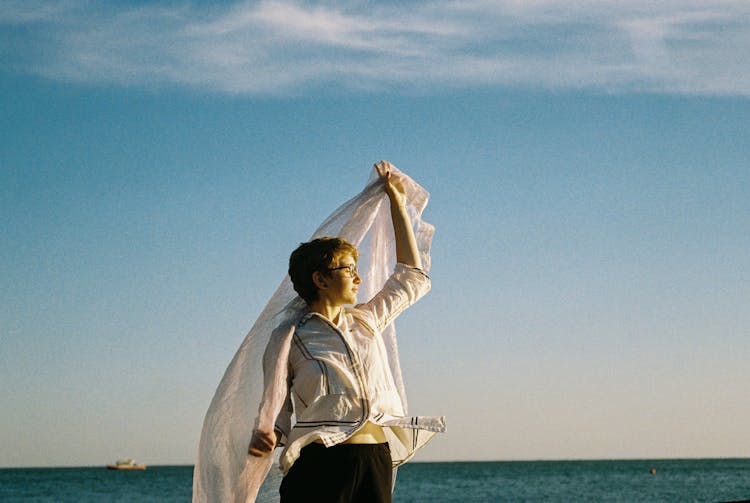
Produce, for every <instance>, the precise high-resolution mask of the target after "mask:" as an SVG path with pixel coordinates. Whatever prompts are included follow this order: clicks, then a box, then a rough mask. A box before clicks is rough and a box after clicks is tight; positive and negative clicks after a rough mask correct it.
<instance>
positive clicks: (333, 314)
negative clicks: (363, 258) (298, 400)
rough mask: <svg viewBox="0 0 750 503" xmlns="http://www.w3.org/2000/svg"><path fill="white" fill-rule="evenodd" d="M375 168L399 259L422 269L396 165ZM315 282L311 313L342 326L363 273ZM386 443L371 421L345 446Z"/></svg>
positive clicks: (265, 435) (345, 257) (254, 445)
mask: <svg viewBox="0 0 750 503" xmlns="http://www.w3.org/2000/svg"><path fill="white" fill-rule="evenodd" d="M375 169H376V170H377V172H378V175H379V176H380V179H381V180H382V181H383V185H384V188H385V192H386V194H387V195H388V200H389V201H390V207H391V220H392V223H393V231H394V235H395V241H396V260H397V261H398V262H400V263H402V264H405V265H407V266H411V267H419V268H421V267H422V260H421V258H420V256H419V249H418V248H417V240H416V238H415V237H414V232H413V231H412V228H411V223H410V221H409V216H408V213H407V212H406V191H405V190H404V186H403V184H402V182H401V180H400V179H399V177H398V176H397V175H394V174H393V173H392V169H393V165H392V164H391V163H389V162H387V161H380V162H378V163H376V164H375ZM356 265H357V263H356V261H355V260H354V257H353V256H352V255H351V254H349V253H344V254H342V255H341V256H338V257H335V258H334V259H333V263H332V264H331V265H330V266H329V269H335V268H337V267H342V266H354V267H356ZM313 282H314V283H315V286H317V288H318V298H317V299H316V300H315V301H312V302H309V303H308V305H307V307H308V309H309V311H310V312H314V313H318V314H320V315H322V316H325V317H326V318H328V319H329V320H331V322H333V323H334V324H338V321H339V318H340V316H341V311H342V309H343V307H344V306H346V305H350V304H356V302H357V290H358V289H359V285H360V284H361V283H362V279H361V278H360V277H359V274H356V273H355V274H354V276H353V277H351V276H350V275H349V272H348V271H346V270H345V269H336V270H329V271H326V272H319V271H316V272H314V273H313ZM384 442H386V437H385V433H384V432H383V429H382V428H381V427H380V426H378V425H376V424H374V423H372V422H369V421H368V422H367V423H365V425H363V426H362V428H360V429H359V430H357V432H356V433H355V434H354V435H352V436H351V437H350V438H349V439H348V440H346V441H345V443H351V444H379V443H384ZM276 443H277V438H276V433H275V432H273V431H271V432H263V431H259V430H256V431H255V432H253V438H252V440H251V442H250V445H249V447H248V451H247V452H248V454H250V455H252V456H263V455H265V454H268V453H270V452H271V451H273V449H274V448H275V447H276Z"/></svg>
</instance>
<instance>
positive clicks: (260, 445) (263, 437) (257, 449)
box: [247, 430, 276, 457]
mask: <svg viewBox="0 0 750 503" xmlns="http://www.w3.org/2000/svg"><path fill="white" fill-rule="evenodd" d="M274 447H276V432H273V431H272V432H271V433H267V432H264V431H260V430H255V431H254V432H253V439H252V440H251V441H250V446H249V447H248V448H247V453H248V454H250V455H251V456H256V457H260V456H264V455H266V454H268V453H269V452H272V451H273V449H274Z"/></svg>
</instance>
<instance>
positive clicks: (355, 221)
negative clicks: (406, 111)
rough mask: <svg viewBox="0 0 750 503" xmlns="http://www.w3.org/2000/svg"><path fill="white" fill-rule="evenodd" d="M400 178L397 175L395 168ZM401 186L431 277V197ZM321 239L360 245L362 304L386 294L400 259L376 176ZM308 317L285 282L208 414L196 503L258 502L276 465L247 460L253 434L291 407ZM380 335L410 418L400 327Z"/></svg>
mask: <svg viewBox="0 0 750 503" xmlns="http://www.w3.org/2000/svg"><path fill="white" fill-rule="evenodd" d="M394 172H398V170H396V169H394ZM403 182H404V187H405V189H406V194H407V201H408V204H407V211H408V213H409V216H410V218H411V222H412V226H413V228H414V231H415V235H416V239H417V246H418V248H419V251H420V255H421V259H422V265H423V268H424V270H425V272H429V268H430V246H431V243H432V237H433V234H434V228H433V226H432V225H430V224H428V223H426V222H424V221H422V219H421V215H422V211H423V210H424V207H425V205H426V204H427V200H428V197H429V194H428V193H427V191H425V190H424V189H423V188H422V187H420V186H419V185H418V184H417V183H416V182H414V181H413V180H411V179H410V178H408V177H407V176H403ZM321 236H340V237H342V238H344V239H346V240H347V241H349V242H351V243H352V244H354V245H355V246H357V248H358V250H359V260H358V264H359V270H360V271H365V274H363V275H362V284H361V285H360V288H359V295H360V296H361V297H360V298H367V299H369V298H371V297H372V296H373V295H374V294H375V293H376V292H378V291H379V290H380V289H381V288H382V287H383V285H384V284H385V282H386V279H387V278H388V276H389V274H390V272H391V271H392V270H393V269H394V266H395V256H396V252H395V241H394V237H393V228H392V225H391V217H390V207H389V203H388V198H387V195H386V194H385V190H384V188H383V183H382V181H381V180H380V179H379V178H378V176H377V173H376V172H375V171H374V170H373V176H372V177H371V178H370V181H369V182H368V184H367V186H366V187H365V188H364V190H363V191H362V192H361V193H359V194H358V195H357V196H355V197H354V198H352V199H351V200H349V201H347V202H346V203H344V204H343V205H342V206H341V207H339V208H338V209H337V210H336V211H334V212H333V213H332V214H331V216H329V217H328V218H327V219H326V220H325V222H323V224H322V225H321V226H320V227H319V228H318V229H317V230H316V231H315V233H314V234H313V236H312V238H316V237H321ZM304 313H305V303H304V301H303V300H302V299H301V298H299V297H298V296H297V294H296V292H294V289H293V288H292V284H291V281H290V280H289V277H288V276H286V277H285V278H284V279H283V280H282V282H281V284H280V285H279V287H278V289H277V290H276V292H275V293H274V294H273V296H272V297H271V299H270V300H269V302H268V304H267V305H266V307H265V308H264V309H263V311H262V312H261V314H260V316H259V317H258V319H257V320H256V322H255V324H254V325H253V327H252V328H251V329H250V332H249V333H248V334H247V336H246V337H245V339H244V340H243V342H242V344H241V345H240V347H239V349H238V350H237V353H236V354H235V356H234V358H233V359H232V361H231V362H230V364H229V367H228V368H227V370H226V372H225V373H224V377H223V378H222V380H221V382H220V383H219V386H218V388H217V389H216V393H215V394H214V397H213V400H212V401H211V405H210V406H209V408H208V411H207V412H206V417H205V420H204V423H203V431H202V433H201V438H200V443H199V446H198V457H197V461H196V464H195V471H194V475H193V501H194V502H212V503H213V502H222V503H224V502H243V503H245V502H253V501H255V500H256V495H258V491H259V489H260V487H261V484H262V483H263V481H264V479H265V478H266V475H267V474H268V472H269V470H270V469H271V466H272V464H274V462H277V461H276V459H277V458H276V456H272V455H268V456H263V457H254V456H249V455H248V454H247V448H248V445H249V443H250V439H251V437H252V433H253V430H254V429H255V427H256V426H259V427H263V428H264V429H266V428H267V429H269V430H270V429H273V428H274V422H275V420H276V418H277V417H278V416H279V413H280V412H281V410H282V409H283V408H284V407H285V403H286V401H287V396H286V389H287V383H286V376H287V374H286V365H287V359H288V355H289V350H290V344H291V341H292V335H293V333H294V327H295V325H296V324H297V323H298V322H299V321H300V320H301V319H302V316H303V315H304ZM272 334H273V337H272ZM381 336H382V339H383V344H384V347H385V349H386V352H387V354H388V362H389V366H390V371H391V374H392V377H393V381H394V383H395V386H396V388H397V390H398V393H399V396H400V398H401V403H402V408H403V411H404V413H406V412H407V411H408V407H407V402H406V394H405V391H404V386H403V381H402V378H401V369H400V366H399V358H398V347H397V344H396V332H395V328H394V325H393V324H390V325H389V326H388V327H387V328H386V329H385V330H384V331H383V332H382V334H381ZM269 341H275V342H274V343H273V344H277V345H278V346H277V347H273V348H270V349H271V350H270V351H268V352H266V351H265V350H266V348H267V347H268V346H269ZM273 344H272V345H273ZM264 354H273V355H275V357H274V358H273V360H272V361H266V367H269V366H274V365H277V366H278V368H277V369H275V371H272V373H271V375H273V376H274V378H275V379H277V382H275V383H271V385H268V386H265V387H264V380H263V366H264V365H263V363H264V362H263V355H264ZM264 394H265V396H264ZM261 403H263V404H264V408H263V410H259V407H260V404H261ZM277 452H278V449H277ZM269 479H270V477H269ZM273 482H274V483H275V484H276V487H265V486H264V491H263V494H269V495H271V496H269V499H265V496H264V499H262V501H274V500H275V499H277V498H278V483H279V482H280V478H279V477H275V478H274V479H273ZM267 485H268V484H267Z"/></svg>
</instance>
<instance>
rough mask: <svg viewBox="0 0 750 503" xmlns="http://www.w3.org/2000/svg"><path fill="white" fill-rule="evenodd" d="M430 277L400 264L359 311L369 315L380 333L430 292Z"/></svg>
mask: <svg viewBox="0 0 750 503" xmlns="http://www.w3.org/2000/svg"><path fill="white" fill-rule="evenodd" d="M430 287H431V283H430V277H429V276H427V274H426V273H425V272H424V271H422V269H419V268H417V267H410V266H407V265H405V264H401V263H398V264H396V267H395V268H394V270H393V274H391V276H390V277H389V278H388V279H387V280H386V282H385V285H383V288H382V289H381V290H380V291H379V292H378V293H376V294H375V296H374V297H373V298H372V299H370V301H369V302H366V303H364V304H360V305H358V306H357V309H358V310H360V311H363V312H365V313H367V314H368V315H369V316H368V317H369V319H370V320H372V323H373V324H374V327H373V328H375V329H376V330H377V331H378V332H382V331H383V330H384V329H385V327H387V326H388V324H389V323H390V322H391V321H393V320H394V319H395V318H396V316H398V315H399V314H401V313H402V312H403V311H404V310H405V309H406V308H407V307H409V306H411V305H412V304H414V303H415V302H417V301H418V300H419V299H420V298H422V297H423V296H424V295H425V294H426V293H427V292H429V291H430Z"/></svg>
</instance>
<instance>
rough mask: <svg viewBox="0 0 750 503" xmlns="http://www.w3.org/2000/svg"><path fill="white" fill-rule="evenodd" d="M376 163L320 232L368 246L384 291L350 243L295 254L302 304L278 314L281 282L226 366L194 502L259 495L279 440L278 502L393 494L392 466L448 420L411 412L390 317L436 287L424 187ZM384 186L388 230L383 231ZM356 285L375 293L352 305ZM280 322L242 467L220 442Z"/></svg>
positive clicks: (325, 243) (379, 498) (231, 429)
mask: <svg viewBox="0 0 750 503" xmlns="http://www.w3.org/2000/svg"><path fill="white" fill-rule="evenodd" d="M375 169H376V171H377V175H378V177H379V186H376V185H375V184H370V185H368V187H366V188H365V190H364V191H363V192H362V193H361V194H360V195H359V196H357V197H355V198H354V199H353V200H351V201H349V202H348V203H346V204H345V205H344V206H342V208H340V209H339V210H338V211H337V212H335V213H334V215H332V217H331V218H330V219H329V220H328V221H326V223H324V224H323V226H322V227H321V229H323V230H331V231H334V232H336V234H338V235H341V236H344V237H347V238H348V239H349V240H351V241H352V242H355V243H360V244H362V243H366V245H367V246H369V248H366V249H365V259H366V262H367V264H368V265H369V267H368V269H371V270H368V273H370V274H368V275H367V277H368V282H370V280H369V278H374V280H373V281H372V283H376V284H379V285H382V288H381V289H380V290H379V291H378V292H375V291H373V290H372V286H373V285H368V284H367V283H364V284H363V282H362V278H361V277H360V274H359V272H358V270H357V262H358V258H360V256H359V255H360V254H359V252H358V250H357V248H356V247H355V246H354V245H352V244H350V242H349V241H347V240H346V239H343V238H318V239H314V240H312V241H310V242H308V243H303V244H302V245H300V246H299V247H298V248H297V249H296V250H295V251H294V252H293V253H292V255H291V257H290V261H289V276H290V278H291V283H292V285H293V287H294V290H295V291H296V292H297V294H298V295H299V298H301V301H299V299H298V300H291V301H289V302H288V304H286V306H285V307H283V308H282V309H281V310H279V308H278V307H277V306H279V305H280V304H281V303H282V302H283V301H284V299H285V298H286V294H285V293H284V288H285V287H284V284H282V287H280V289H279V291H277V294H275V295H274V297H273V298H272V300H271V302H269V305H268V306H267V308H266V309H265V310H264V313H262V314H261V317H260V318H259V320H258V322H256V326H254V327H253V330H251V332H250V334H248V337H247V338H246V340H245V341H244V342H243V345H242V346H241V348H240V350H239V351H238V354H237V355H236V356H235V359H234V360H233V362H232V364H230V368H229V369H228V370H227V373H226V374H225V377H224V379H223V380H222V383H221V384H220V386H219V390H217V393H216V396H215V397H214V401H213V402H212V405H211V407H210V408H209V412H208V414H207V415H206V421H205V424H204V431H203V435H202V438H201V446H200V454H199V463H197V464H196V476H195V478H194V481H195V482H194V501H214V500H217V501H218V500H221V501H245V500H246V499H247V500H249V501H252V500H253V499H254V497H255V494H256V493H257V490H258V487H259V486H260V482H262V480H263V478H264V477H265V474H266V472H267V470H268V468H269V467H270V465H271V463H272V456H271V453H272V451H273V449H274V447H276V446H283V447H284V449H283V451H282V452H281V456H280V459H279V464H280V468H281V471H282V472H283V473H284V478H283V481H282V483H281V488H280V494H281V501H282V503H291V502H295V501H306V502H307V501H316V502H328V501H330V502H344V501H358V502H359V501H362V502H367V501H372V502H386V501H391V490H392V470H393V469H394V468H395V467H396V466H398V465H399V464H401V463H403V462H405V461H407V460H408V459H409V458H410V457H411V456H412V455H413V454H414V452H415V451H416V450H417V449H419V448H420V447H421V446H423V445H424V444H425V443H426V442H427V441H428V440H429V439H430V438H431V437H432V436H433V435H434V434H435V433H436V432H441V431H444V429H445V427H444V421H443V418H432V417H407V416H406V402H405V395H404V392H403V385H402V383H401V379H400V368H399V364H398V353H397V350H396V345H395V332H394V330H393V327H392V325H391V321H392V320H393V319H394V318H395V317H396V316H397V315H398V314H400V313H401V312H402V311H403V310H404V309H406V308H407V307H408V306H410V305H411V304H413V303H414V302H416V300H418V299H419V298H420V297H421V296H422V295H424V294H425V293H426V292H427V291H428V290H429V288H430V280H429V278H428V277H427V275H426V273H425V271H424V270H423V258H424V259H425V260H429V245H430V242H431V238H432V227H431V226H429V224H425V223H424V222H422V221H421V219H420V214H421V211H422V209H423V208H424V205H425V204H426V200H427V194H426V192H424V190H423V189H422V188H421V187H419V186H418V185H417V184H415V183H414V182H413V181H412V180H411V179H409V178H408V177H406V176H405V175H403V174H401V173H400V172H398V170H396V169H395V168H394V167H393V166H392V165H391V164H390V163H388V162H385V161H381V162H379V163H377V164H376V165H375ZM383 191H384V192H385V193H386V194H387V198H388V200H389V203H390V204H389V209H390V212H389V213H390V221H391V227H392V233H388V232H383V231H384V229H383V228H382V227H384V226H383V225H382V221H383V220H384V219H385V218H384V216H382V215H383V213H382V212H381V210H380V206H381V205H380V201H381V199H380V198H381V197H382V196H380V194H382V193H383ZM410 212H411V213H412V214H413V215H414V218H415V219H416V220H415V223H414V224H413V223H412V222H411V220H410V217H409V213H410ZM379 222H381V224H379ZM413 225H415V226H416V227H417V229H418V234H419V236H418V237H417V236H415V232H414V230H413ZM379 226H380V227H379ZM386 230H387V229H386ZM319 231H320V229H319ZM316 234H318V233H316ZM318 235H320V234H318ZM393 245H395V259H396V262H397V264H396V265H395V267H393V274H391V276H390V277H389V278H388V279H387V280H385V281H382V280H379V279H378V278H379V277H380V276H382V273H380V272H379V270H380V269H382V266H385V264H386V263H387V262H388V260H387V257H385V252H386V251H387V250H389V249H392V248H393ZM390 253H393V252H390ZM391 257H392V255H391ZM391 260H392V258H391ZM368 286H369V287H370V288H369V290H368ZM360 290H362V291H363V292H367V293H369V294H371V295H368V297H370V296H371V298H370V300H369V301H368V302H366V303H364V304H356V300H357V294H358V292H359V291H360ZM355 304H356V305H355ZM352 305H353V306H352ZM279 312H280V313H282V314H281V315H277V314H276V313H279ZM274 320H280V321H279V323H277V324H276V325H275V326H276V328H275V329H274V330H273V332H272V333H271V334H270V337H268V336H267V337H268V338H267V340H268V343H267V345H266V348H265V351H264V354H263V371H264V389H263V392H262V396H261V397H260V400H259V401H260V407H259V409H258V416H257V419H256V423H255V428H254V429H253V433H252V437H251V439H250V441H249V446H248V443H246V444H245V445H246V446H247V447H246V453H247V454H249V455H250V456H248V457H247V459H246V461H245V464H244V467H241V468H240V467H238V464H237V462H238V461H239V460H238V459H236V456H235V454H236V453H235V452H234V451H233V447H231V445H233V444H232V442H229V443H228V444H227V443H225V442H224V441H223V439H224V436H225V435H226V436H229V437H234V436H236V435H237V431H238V426H241V424H240V423H242V421H243V420H244V416H243V414H242V411H244V410H246V409H247V404H246V403H245V402H248V403H249V402H252V400H249V401H248V400H245V398H244V396H242V395H241V394H239V393H238V392H237V390H238V389H241V388H240V386H239V384H240V383H241V382H242V381H243V380H245V379H246V378H245V376H244V375H243V373H247V372H246V369H248V368H251V367H252V364H251V363H249V361H250V360H251V358H249V357H248V355H252V353H253V346H252V345H253V344H254V343H256V342H257V340H260V339H259V335H262V334H263V332H264V330H265V329H266V328H265V327H270V326H271V323H272V322H273V321H274ZM238 401H239V402H243V403H241V405H239V406H238V405H237V402H238ZM238 414H239V418H238V417H237V416H238ZM293 415H294V417H295V418H296V421H294V424H293V425H292V416H293ZM217 436H218V437H219V438H221V439H222V442H217V441H216V438H217ZM233 456H234V458H235V459H232V458H233ZM224 458H229V460H230V461H229V462H224ZM233 470H234V471H233Z"/></svg>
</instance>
